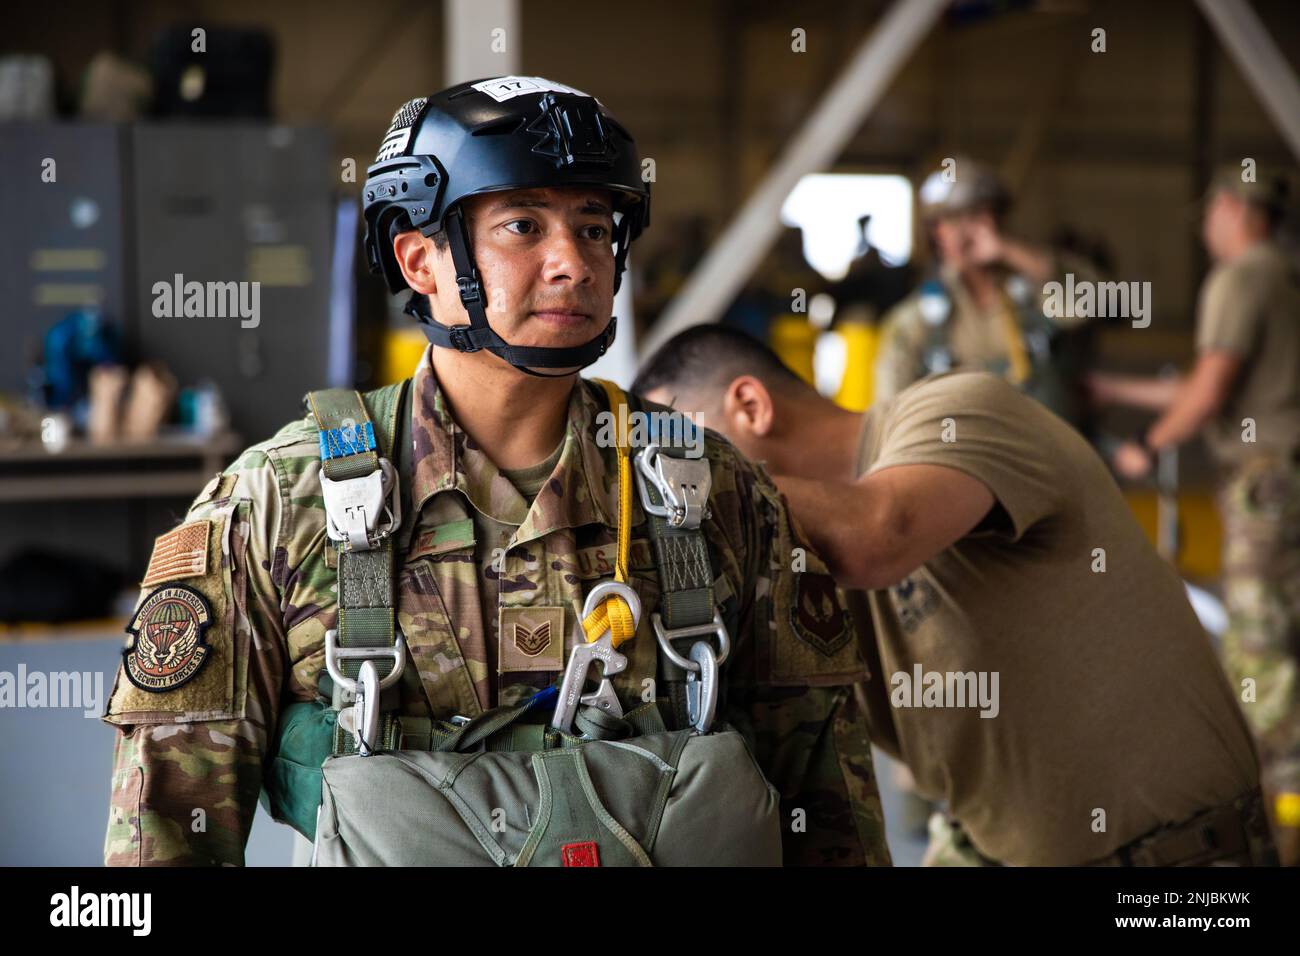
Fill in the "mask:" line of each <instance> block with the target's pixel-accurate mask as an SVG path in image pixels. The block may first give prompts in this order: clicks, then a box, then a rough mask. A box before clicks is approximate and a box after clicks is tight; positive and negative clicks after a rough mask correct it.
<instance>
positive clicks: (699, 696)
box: [686, 641, 718, 734]
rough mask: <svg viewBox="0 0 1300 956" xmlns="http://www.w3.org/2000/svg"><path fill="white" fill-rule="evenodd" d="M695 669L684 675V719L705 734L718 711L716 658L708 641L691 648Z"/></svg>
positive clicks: (698, 642)
mask: <svg viewBox="0 0 1300 956" xmlns="http://www.w3.org/2000/svg"><path fill="white" fill-rule="evenodd" d="M691 660H692V661H693V662H694V663H695V665H696V669H695V670H693V671H687V673H686V717H687V719H688V720H690V722H691V726H692V727H694V728H695V729H696V730H697V731H699V732H700V733H702V734H707V733H708V732H709V728H710V727H712V726H713V718H714V716H715V714H716V713H717V709H718V658H717V657H716V656H714V653H713V648H712V647H711V646H710V645H709V642H708V641H696V642H695V644H694V645H692V647H691Z"/></svg>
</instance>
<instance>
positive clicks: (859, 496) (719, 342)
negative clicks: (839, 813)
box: [633, 326, 1272, 865]
mask: <svg viewBox="0 0 1300 956" xmlns="http://www.w3.org/2000/svg"><path fill="white" fill-rule="evenodd" d="M633 388H634V390H637V391H642V392H643V393H644V394H646V396H647V397H648V398H651V399H654V400H657V401H669V400H671V401H673V403H674V404H676V405H677V406H678V407H680V408H682V409H689V410H691V411H695V412H698V413H699V414H700V415H701V423H702V424H704V425H706V426H711V427H713V428H716V429H717V430H718V431H721V432H723V433H724V434H726V435H727V437H729V438H730V439H731V440H732V441H733V442H734V443H735V444H736V446H737V447H738V448H740V450H741V451H743V452H745V453H746V454H747V455H749V456H750V457H753V458H755V459H760V460H765V461H766V462H767V464H768V466H769V467H770V468H771V469H772V470H773V471H774V472H775V473H776V475H777V479H776V480H777V483H778V485H780V487H781V489H782V491H783V492H785V494H786V495H787V497H788V498H789V501H790V506H791V509H792V510H793V512H794V514H795V515H796V516H797V517H798V519H799V521H800V524H801V526H802V527H803V528H804V529H805V531H806V533H807V534H808V535H809V538H810V540H811V541H813V542H814V543H815V545H816V546H817V547H818V550H819V553H821V554H822V555H823V557H824V558H825V559H826V560H827V562H828V564H830V566H831V568H832V570H833V571H834V572H835V573H836V576H837V578H838V579H839V581H840V583H841V584H842V585H844V586H846V587H854V588H858V589H861V590H858V591H857V592H855V593H854V594H853V595H851V601H850V606H851V607H853V608H854V610H855V613H856V615H857V616H858V619H859V630H860V632H861V633H863V634H867V633H870V630H871V629H870V628H868V627H867V626H866V625H867V622H870V623H871V624H872V625H874V632H875V640H874V641H865V642H864V643H865V644H866V645H868V646H866V647H864V651H865V652H866V656H867V657H868V659H869V660H870V659H871V658H875V661H874V662H873V663H874V664H875V665H876V666H873V667H872V668H871V669H872V672H873V673H872V675H871V680H870V681H869V682H868V683H866V684H863V685H860V686H859V694H860V696H861V697H862V698H864V700H863V703H864V707H865V709H866V710H867V712H868V713H869V714H870V717H871V728H872V736H873V739H874V741H875V742H876V743H877V744H878V745H879V746H881V747H882V748H883V749H884V750H885V751H886V752H888V753H890V754H892V755H894V756H896V757H898V758H900V759H901V760H903V761H904V762H905V763H906V764H907V766H908V767H909V768H910V769H911V771H912V773H913V775H914V776H915V778H916V782H917V785H918V789H919V790H920V792H921V793H922V794H924V795H925V796H928V797H930V798H932V799H941V800H943V801H945V802H946V803H947V806H948V809H949V811H950V813H951V814H952V816H953V817H955V818H956V820H957V821H959V823H960V825H961V827H962V828H964V830H965V831H966V833H967V834H968V836H969V840H970V842H971V844H972V845H973V847H974V849H975V850H976V851H977V852H978V854H979V855H980V856H981V857H982V858H984V859H986V860H987V861H998V862H1003V863H1010V864H1019V865H1075V864H1085V863H1102V862H1104V863H1113V864H1121V865H1122V864H1174V863H1207V862H1211V861H1235V862H1243V863H1244V862H1256V863H1258V862H1271V859H1272V858H1271V855H1270V854H1271V843H1270V842H1269V836H1268V828H1267V824H1266V822H1265V818H1264V811H1263V806H1262V801H1261V799H1260V797H1259V794H1258V790H1257V788H1258V767H1257V763H1256V758H1255V754H1254V750H1253V748H1252V745H1251V741H1250V735H1249V733H1248V731H1247V729H1246V726H1245V723H1244V721H1243V720H1242V717H1241V714H1240V712H1239V711H1238V708H1237V706H1236V703H1235V701H1234V699H1233V695H1232V691H1231V688H1230V687H1229V686H1228V684H1227V682H1226V681H1225V679H1224V676H1223V673H1222V671H1221V670H1220V668H1219V666H1218V662H1217V661H1216V660H1215V657H1214V653H1213V650H1212V649H1211V647H1210V644H1209V642H1208V640H1207V638H1206V636H1205V633H1204V632H1203V631H1202V629H1201V627H1200V625H1199V623H1198V621H1197V618H1196V616H1195V614H1194V613H1193V611H1192V609H1191V607H1190V606H1189V604H1188V602H1187V598H1186V596H1185V593H1184V591H1183V587H1182V584H1181V582H1180V581H1179V579H1178V577H1177V576H1176V575H1175V573H1174V572H1173V570H1172V569H1171V568H1169V566H1168V565H1166V564H1165V563H1164V562H1163V561H1161V559H1160V558H1159V557H1158V556H1157V555H1156V553H1155V552H1154V550H1153V549H1152V548H1151V546H1150V545H1149V544H1148V542H1147V540H1146V538H1145V537H1144V536H1143V533H1142V531H1141V529H1140V528H1139V526H1138V525H1137V523H1136V522H1135V521H1134V520H1133V518H1132V516H1131V515H1130V513H1129V511H1128V508H1127V507H1126V505H1125V503H1124V500H1123V498H1122V497H1121V495H1120V493H1119V490H1118V488H1117V487H1116V485H1115V482H1114V480H1113V479H1112V478H1111V476H1110V474H1109V472H1108V471H1107V469H1106V466H1105V464H1104V463H1103V462H1102V461H1101V460H1100V459H1099V458H1097V456H1096V455H1095V454H1094V453H1093V451H1092V450H1091V448H1090V447H1089V446H1088V445H1087V443H1086V442H1085V441H1084V440H1083V439H1082V438H1081V437H1080V436H1079V435H1078V434H1077V433H1076V432H1075V431H1074V430H1073V429H1071V428H1070V427H1069V426H1068V425H1066V424H1065V422H1063V421H1062V420H1061V419H1059V418H1057V417H1056V416H1055V415H1053V414H1052V413H1051V412H1049V411H1048V410H1047V409H1045V408H1044V407H1042V406H1041V405H1040V404H1038V403H1037V402H1035V401H1033V400H1032V399H1030V398H1028V397H1026V396H1024V395H1022V394H1021V393H1020V392H1018V391H1017V390H1016V389H1015V388H1013V387H1011V386H1010V385H1008V384H1007V383H1006V382H1004V381H1003V380H1001V379H1000V378H998V377H996V376H993V375H991V374H988V373H951V374H947V375H941V376H936V377H931V378H928V379H925V380H923V381H921V382H919V383H917V384H915V385H913V386H911V387H910V388H908V389H906V390H904V391H903V392H901V393H900V394H899V395H898V396H896V397H895V398H894V399H891V400H889V401H886V402H882V403H877V404H876V405H875V406H873V407H872V408H871V409H870V410H869V411H867V412H866V413H865V414H858V413H853V412H848V411H845V410H844V409H841V408H839V407H838V406H836V405H834V404H833V403H831V402H830V401H828V400H826V399H824V398H822V397H821V396H819V395H818V394H817V393H816V392H814V391H813V390H812V389H810V388H808V387H807V386H806V385H804V384H803V383H802V382H800V381H799V380H798V379H797V378H796V377H795V376H794V375H793V374H792V373H790V372H789V371H788V370H786V369H785V368H784V367H783V366H782V365H781V364H780V362H779V360H777V359H776V357H775V356H774V355H772V353H771V352H770V351H768V350H767V349H766V348H765V347H764V346H762V345H759V344H758V343H756V342H754V341H753V340H751V339H749V338H747V337H745V336H744V335H742V334H740V333H737V332H735V331H732V330H728V329H723V328H719V327H716V326H699V327H696V328H694V329H691V330H688V331H687V332H685V333H683V334H682V335H680V336H678V337H677V338H675V339H673V340H671V341H670V342H669V343H667V344H666V345H665V346H664V348H663V349H662V350H661V351H660V352H659V353H658V354H656V356H654V357H653V358H651V359H650V360H649V362H648V363H647V365H646V366H645V367H644V368H643V370H642V372H641V375H640V376H639V378H638V380H637V383H636V384H635V385H634V386H633ZM783 476H784V477H783ZM796 559H797V556H796Z"/></svg>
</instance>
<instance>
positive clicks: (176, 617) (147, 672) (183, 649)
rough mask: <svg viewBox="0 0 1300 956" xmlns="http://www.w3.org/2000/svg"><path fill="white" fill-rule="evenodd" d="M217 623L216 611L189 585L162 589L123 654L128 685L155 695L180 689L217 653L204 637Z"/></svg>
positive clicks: (142, 610) (135, 622)
mask: <svg viewBox="0 0 1300 956" xmlns="http://www.w3.org/2000/svg"><path fill="white" fill-rule="evenodd" d="M211 623H212V608H211V607H210V606H209V605H208V600H207V598H205V597H204V596H203V595H202V594H200V593H199V592H198V591H196V590H194V589H193V588H190V587H186V586H185V585H183V584H169V585H164V586H163V587H160V588H158V590H156V591H154V592H153V593H152V594H150V595H149V596H148V597H147V598H145V599H144V602H143V603H142V604H141V605H140V607H139V609H138V610H137V611H136V612H135V617H133V618H132V619H131V623H130V624H128V625H127V626H126V629H127V630H128V631H129V632H130V633H131V640H130V642H129V643H128V644H127V646H126V649H125V650H124V651H122V660H123V662H124V664H125V667H126V676H127V679H128V680H130V681H131V683H132V684H134V685H135V686H136V687H139V688H140V689H141V690H147V691H150V692H152V693H155V694H161V693H164V692H166V691H169V690H175V689H176V688H177V687H180V686H181V685H182V684H184V683H185V682H186V681H188V680H190V679H191V678H192V677H194V675H195V674H197V673H198V672H199V669H200V668H201V667H202V666H203V663H204V661H206V660H207V658H208V652H209V651H210V650H211V648H209V647H208V645H207V644H205V643H204V641H203V632H204V631H205V630H207V627H208V625H209V624H211Z"/></svg>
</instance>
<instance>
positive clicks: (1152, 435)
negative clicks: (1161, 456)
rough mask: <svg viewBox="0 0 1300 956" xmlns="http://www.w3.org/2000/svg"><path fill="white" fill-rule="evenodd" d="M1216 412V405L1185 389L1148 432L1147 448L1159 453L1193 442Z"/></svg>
mask: <svg viewBox="0 0 1300 956" xmlns="http://www.w3.org/2000/svg"><path fill="white" fill-rule="evenodd" d="M1214 412H1215V405H1213V404H1212V403H1210V402H1209V401H1207V400H1205V399H1204V398H1203V397H1202V396H1200V395H1198V394H1195V393H1191V392H1189V390H1187V389H1183V390H1182V391H1180V392H1179V395H1178V397H1177V398H1175V399H1174V401H1173V402H1172V403H1170V405H1169V409H1168V410H1167V411H1166V412H1165V413H1164V414H1163V415H1161V416H1160V418H1158V419H1157V420H1156V422H1155V424H1153V425H1152V426H1151V427H1150V428H1149V429H1148V430H1147V434H1146V445H1147V448H1148V449H1149V450H1151V451H1159V450H1160V449H1162V448H1167V447H1169V446H1172V445H1181V444H1182V443H1183V442H1185V441H1189V440H1191V438H1192V436H1193V435H1195V434H1196V433H1197V432H1198V431H1200V430H1201V426H1202V425H1204V424H1205V422H1206V421H1207V420H1208V419H1209V417H1210V416H1211V415H1212V414H1214Z"/></svg>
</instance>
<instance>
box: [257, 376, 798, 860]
mask: <svg viewBox="0 0 1300 956" xmlns="http://www.w3.org/2000/svg"><path fill="white" fill-rule="evenodd" d="M606 389H607V391H608V393H609V395H610V400H611V405H612V404H613V403H614V402H615V401H616V400H618V401H621V400H623V398H624V396H623V395H622V393H621V392H620V391H619V390H618V389H617V388H616V387H614V386H610V385H606ZM410 391H411V389H410V380H409V379H408V380H407V381H405V382H402V383H399V384H397V385H392V386H388V387H386V388H382V389H378V390H376V391H372V392H368V393H366V394H365V396H364V397H363V396H361V395H360V394H359V393H357V392H355V391H349V390H344V389H330V390H325V391H320V392H313V393H311V394H310V395H309V396H308V404H309V406H310V408H311V410H312V411H313V413H314V414H315V416H316V420H317V425H318V427H319V429H320V434H321V458H322V467H321V475H322V491H323V494H324V496H325V499H326V507H327V510H328V511H329V512H330V518H329V527H328V539H329V540H327V542H326V545H325V546H326V547H336V548H337V549H338V558H339V560H338V572H339V612H338V627H337V628H336V629H334V630H331V631H330V632H328V633H327V635H326V664H327V671H326V672H325V673H323V675H322V682H321V685H322V694H323V695H325V696H328V697H329V698H330V700H329V702H328V703H327V702H326V701H325V700H317V701H311V702H300V703H294V704H291V705H289V706H287V707H286V708H285V710H284V712H283V713H282V715H281V720H280V727H279V733H278V736H277V740H276V741H275V746H274V748H273V755H272V757H271V760H270V762H269V764H268V767H267V773H266V778H265V781H264V793H263V802H264V805H265V806H266V808H267V809H268V811H269V812H270V813H271V815H272V816H273V817H274V818H275V819H276V820H279V821H280V822H283V823H287V824H289V825H290V826H292V827H293V828H294V829H295V830H297V831H298V832H299V833H301V834H302V835H303V836H305V837H307V838H308V839H309V840H312V841H313V843H314V849H313V856H312V861H313V864H314V865H317V866H429V865H434V866H443V865H445V866H491V865H496V866H683V865H687V866H689V865H710V866H728V865H739V866H773V865H780V863H781V831H780V817H779V806H778V795H777V793H776V790H775V789H774V788H773V787H772V786H771V785H770V784H769V783H768V782H767V780H766V779H765V778H764V776H763V773H762V771H761V770H760V769H759V767H758V764H757V763H756V761H755V760H754V757H753V755H752V753H751V752H750V749H749V746H748V744H747V742H746V741H745V739H744V737H743V736H742V735H741V734H740V733H739V732H737V731H736V730H734V729H732V728H730V727H728V726H726V725H725V724H723V723H721V722H720V721H718V722H716V723H715V722H714V721H713V709H712V704H711V703H710V704H709V705H707V706H705V705H704V704H703V703H702V696H701V695H707V692H708V691H709V690H710V688H709V686H708V682H707V681H704V682H703V683H702V682H701V681H702V678H703V676H705V675H710V674H711V676H710V677H708V680H711V681H712V683H713V687H712V690H713V692H714V693H715V694H716V688H717V684H718V678H717V666H718V664H721V663H722V662H723V661H724V660H725V656H726V653H727V644H728V637H727V633H726V627H725V625H724V624H723V622H722V618H721V617H720V615H719V613H718V612H717V610H716V609H715V608H714V606H713V598H712V574H711V569H710V568H709V562H708V559H707V548H706V546H705V544H704V540H703V534H702V533H701V532H700V531H699V527H698V525H699V520H700V518H701V517H702V515H701V514H700V512H701V510H702V508H705V507H707V480H706V482H705V486H706V487H705V491H704V495H705V500H703V501H697V500H692V501H690V502H688V505H689V508H690V511H691V512H692V517H693V520H692V521H686V522H683V521H682V516H683V514H684V511H685V509H683V508H680V507H679V508H678V509H677V512H676V516H675V517H674V514H673V506H674V505H680V504H681V502H680V500H678V499H675V498H674V499H671V500H670V499H669V496H670V495H671V491H669V492H668V494H667V495H665V494H663V493H662V492H663V489H664V488H665V487H666V486H665V485H664V484H663V483H662V481H661V482H660V483H659V484H658V485H656V484H655V482H654V481H653V480H648V479H647V477H646V476H650V478H653V475H654V471H653V469H652V468H651V467H649V466H646V467H644V468H642V467H641V466H642V465H643V462H642V461H640V460H638V462H637V464H638V482H639V491H640V493H641V500H642V503H643V505H644V506H646V512H647V518H648V519H649V529H650V535H651V538H652V541H653V543H654V545H655V552H656V554H657V556H658V562H659V564H660V566H661V581H662V583H661V607H660V612H661V615H662V621H660V620H659V619H658V616H657V619H656V622H655V623H656V633H657V635H658V636H659V641H660V647H661V651H660V655H661V658H662V657H663V655H664V654H667V656H668V658H669V659H667V660H661V674H664V675H665V676H666V680H665V682H664V683H665V684H666V689H667V693H666V694H665V695H664V696H662V697H660V698H659V699H657V700H652V701H649V702H646V703H643V704H641V705H640V706H638V707H636V708H635V709H633V710H631V711H630V712H628V713H626V714H621V715H618V714H611V713H610V712H609V707H608V702H602V700H601V695H600V694H599V693H596V694H582V696H581V698H580V702H579V699H578V695H579V694H581V692H582V685H583V683H584V681H583V680H582V674H580V675H579V678H578V680H577V681H576V684H575V686H574V688H573V689H570V687H569V684H568V682H567V681H566V683H565V684H563V685H561V686H560V688H558V689H557V688H549V689H548V690H546V691H542V692H541V693H539V694H536V695H534V697H533V698H531V699H529V700H527V701H525V702H523V703H522V704H517V705H514V706H506V707H497V708H494V709H492V710H489V711H487V712H485V713H483V714H481V715H479V716H478V717H476V718H473V719H467V718H463V717H455V718H452V719H451V720H447V721H444V720H438V719H430V718H428V717H411V716H407V715H403V714H398V713H396V712H395V711H396V704H397V699H396V694H397V691H398V688H397V686H395V685H396V681H397V678H398V675H399V674H400V672H401V670H402V664H403V656H404V653H405V652H404V639H403V636H402V634H401V633H400V630H399V629H398V628H397V627H396V624H395V613H394V609H395V596H394V594H393V582H394V581H395V579H396V572H397V571H398V570H399V568H398V562H400V559H401V556H402V555H403V554H404V553H405V549H406V543H407V542H408V541H409V538H410V534H411V532H412V528H413V526H414V523H415V520H414V519H415V515H414V514H412V513H411V512H412V510H413V509H412V507H411V503H410V501H409V498H407V497H406V496H407V495H408V489H406V488H405V487H402V484H403V483H402V482H400V481H399V480H398V476H404V475H407V474H409V471H410V468H409V455H410V438H409V428H410V420H411V412H410V401H411V397H410ZM611 410H613V409H611ZM651 451H652V453H655V454H658V455H659V457H660V458H661V460H663V461H665V462H667V463H669V464H670V465H671V464H672V463H673V459H671V458H670V456H672V455H673V454H674V452H673V451H672V450H671V449H669V448H668V447H666V446H665V447H664V448H660V447H659V446H657V445H655V446H652V447H651ZM393 452H395V453H396V456H397V459H396V462H395V463H390V458H389V456H390V454H392V453H393ZM623 453H624V450H623V449H621V450H620V454H623ZM647 460H652V458H651V459H647ZM704 467H705V468H707V464H706V465H705V466H704ZM642 471H643V472H644V474H642V473H641V472H642ZM630 473H631V468H630V467H624V468H623V470H622V471H621V478H620V485H621V486H623V487H621V494H622V496H627V495H629V494H630V492H629V489H628V487H627V486H628V485H629V484H630ZM660 474H661V475H662V474H664V472H660ZM621 510H622V512H623V514H624V515H627V514H629V513H630V499H628V503H627V504H626V505H625V507H624V508H623V509H621ZM403 516H405V518H406V520H405V521H403V520H402V519H403ZM626 521H627V518H626V517H621V518H620V522H621V523H625V522H626ZM692 525H693V527H692ZM622 538H623V539H625V538H626V532H625V533H624V535H623V536H622ZM701 557H703V560H701ZM667 563H672V564H673V570H674V573H673V574H670V575H665V574H663V573H662V568H663V566H665V565H666V564H667ZM670 578H671V585H670V581H669V579H670ZM377 581H380V582H382V581H386V582H388V587H387V590H386V591H385V590H384V588H383V587H381V586H378V585H377V584H376V582H377ZM597 587H598V588H599V587H601V585H598V586H597ZM605 587H615V588H617V587H619V585H614V584H613V583H612V582H609V583H607V584H606V585H605ZM602 593H603V592H602ZM622 593H624V594H628V592H627V590H624V591H623V592H622ZM594 597H595V593H594V592H593V594H592V595H589V598H588V604H589V606H590V605H591V603H592V599H593V598H594ZM628 599H629V600H630V601H631V602H632V603H634V604H636V612H637V613H638V614H639V601H638V600H636V598H635V595H634V594H628ZM586 613H587V609H584V614H586ZM611 616H613V615H611ZM593 617H594V615H593ZM591 620H592V617H589V618H588V620H587V621H584V622H583V624H584V626H586V625H588V624H589V623H590V622H591ZM600 620H601V625H602V626H603V625H604V619H603V618H601V619H600ZM611 627H612V624H611ZM592 633H593V632H592V630H591V629H590V628H588V637H587V640H588V641H593V640H594V639H593V637H592V636H591V634H592ZM703 635H716V636H717V637H718V638H719V639H720V643H721V645H722V646H721V647H720V648H719V649H718V650H719V653H717V654H715V653H714V650H713V649H712V646H711V645H710V644H708V642H704V641H696V644H695V646H694V647H693V648H692V650H691V655H690V657H691V659H690V660H687V659H685V658H684V657H682V656H681V655H679V654H677V653H676V652H674V651H673V649H672V643H671V640H677V639H681V638H687V639H691V638H693V637H696V636H703ZM665 637H667V638H669V639H671V640H665ZM609 641H610V633H609V632H607V633H606V635H605V637H604V638H603V641H599V642H596V644H593V645H589V647H596V648H597V650H599V645H600V644H604V645H605V647H606V651H605V653H608V652H609ZM701 644H703V645H704V646H703V647H701ZM572 656H573V655H572V653H571V658H572ZM615 656H617V654H616V653H615ZM600 659H602V660H607V659H606V658H600ZM572 663H573V662H572V660H571V661H570V664H571V665H572ZM606 666H608V663H607V664H606ZM692 668H693V670H691V669H692ZM710 668H711V670H710ZM571 669H572V667H571V668H570V670H571ZM611 673H612V672H611ZM326 674H327V676H326ZM583 674H585V672H583ZM605 685H606V686H607V685H608V681H606V682H605ZM602 689H604V688H602ZM565 700H568V701H569V704H570V706H569V710H568V714H569V717H570V719H569V720H561V719H560V717H559V715H560V713H561V708H562V707H563V704H564V701H565ZM714 700H716V698H714ZM551 704H554V706H555V708H556V712H555V715H554V716H552V717H551V719H550V722H539V719H538V718H539V716H540V715H541V714H543V713H544V712H545V711H546V709H547V708H548V707H549V706H550V705H551ZM617 709H618V708H617V705H615V710H617ZM556 722H559V723H561V724H562V725H563V726H560V727H557V726H554V724H555V723H556Z"/></svg>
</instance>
